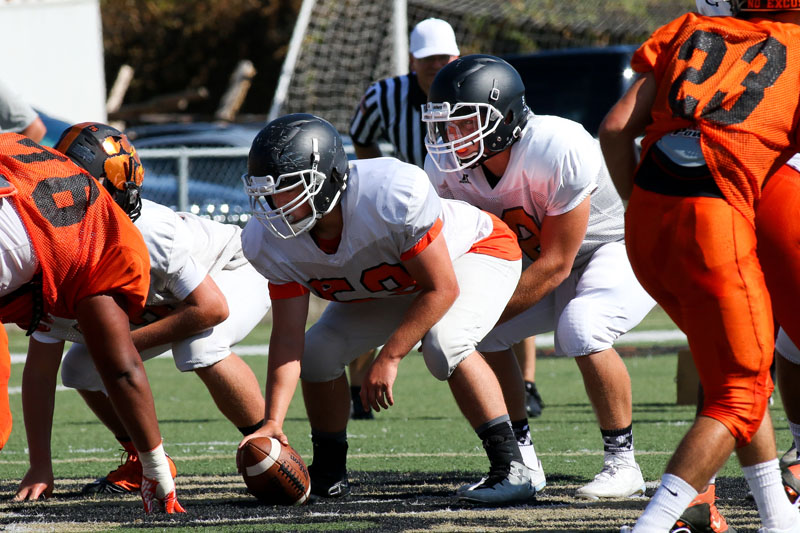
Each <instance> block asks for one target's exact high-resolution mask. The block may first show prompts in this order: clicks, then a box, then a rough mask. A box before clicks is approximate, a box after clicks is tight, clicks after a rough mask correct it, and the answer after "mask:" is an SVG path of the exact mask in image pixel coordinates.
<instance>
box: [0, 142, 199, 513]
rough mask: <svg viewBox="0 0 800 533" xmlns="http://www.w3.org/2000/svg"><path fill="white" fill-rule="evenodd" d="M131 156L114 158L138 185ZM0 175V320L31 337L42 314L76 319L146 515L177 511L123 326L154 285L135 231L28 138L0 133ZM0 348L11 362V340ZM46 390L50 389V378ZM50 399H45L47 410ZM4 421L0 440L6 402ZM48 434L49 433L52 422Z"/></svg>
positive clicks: (103, 194) (95, 187) (55, 155)
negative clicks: (135, 459)
mask: <svg viewBox="0 0 800 533" xmlns="http://www.w3.org/2000/svg"><path fill="white" fill-rule="evenodd" d="M129 156H130V154H124V155H122V157H120V163H121V164H122V166H124V167H125V169H126V171H127V174H129V175H130V179H131V181H133V182H134V183H132V185H134V186H138V185H139V184H140V183H141V174H140V173H137V169H138V164H139V163H138V158H132V157H129ZM0 175H1V176H2V179H0V197H2V198H0V233H2V235H3V239H0V246H1V247H0V252H2V253H0V273H2V275H0V279H2V283H0V319H2V320H3V321H4V322H9V323H17V324H20V325H23V326H24V327H26V328H28V333H29V334H30V333H32V332H33V331H35V330H36V328H37V327H38V326H39V325H40V323H41V322H42V320H43V319H44V317H45V316H46V315H54V316H60V317H66V318H72V319H75V320H77V324H78V325H79V327H80V329H81V331H82V332H83V333H84V335H85V336H86V343H87V344H86V347H87V349H88V352H89V355H90V356H91V359H92V361H93V362H94V364H95V365H96V366H97V368H98V371H99V374H100V377H101V379H102V381H103V384H104V385H105V387H106V388H107V389H108V391H109V399H110V403H111V405H112V406H113V409H115V410H116V411H117V412H118V413H119V419H120V424H121V426H122V427H124V428H125V430H126V432H127V434H128V435H130V438H131V441H132V446H133V448H134V449H135V450H137V451H138V455H139V457H140V459H141V465H142V473H143V485H145V486H146V489H144V490H142V501H143V502H144V509H145V512H148V513H149V512H152V511H154V510H163V511H165V512H167V513H174V512H183V508H182V507H181V505H180V503H178V500H177V498H176V496H175V483H174V481H173V479H172V476H171V475H170V468H169V464H168V462H167V457H166V455H165V454H164V449H163V447H162V444H161V435H160V433H159V429H158V421H157V419H156V413H155V409H154V406H153V397H152V393H151V392H150V385H149V383H148V381H147V376H146V375H145V373H144V370H143V368H142V361H141V358H140V356H139V354H138V352H137V350H136V347H135V346H134V344H133V342H132V340H131V335H130V330H129V327H128V320H129V318H131V319H132V318H135V317H137V316H138V315H139V314H140V313H141V312H142V310H143V308H144V304H145V298H146V296H147V287H148V284H149V282H150V274H149V261H148V256H147V249H146V247H145V244H144V241H143V240H142V237H141V235H140V234H139V232H138V231H137V230H136V228H135V227H134V226H133V224H132V223H131V221H130V220H129V219H128V217H127V216H125V213H123V212H122V211H121V210H120V209H118V208H117V207H116V206H115V205H114V200H113V199H112V197H111V195H109V193H108V192H107V191H106V190H105V189H104V188H103V187H102V186H101V185H100V184H99V183H98V182H97V181H96V179H95V178H93V177H92V176H90V174H89V173H88V172H86V171H85V170H84V169H82V168H79V167H78V166H76V165H75V164H74V163H72V162H71V161H70V160H69V158H67V157H65V156H64V155H63V154H61V153H59V152H57V151H55V150H52V149H50V148H45V147H42V146H39V145H38V144H36V143H34V142H33V141H31V140H30V139H28V138H27V137H22V136H20V135H16V134H11V133H8V134H3V135H0ZM96 177H97V178H99V177H100V176H99V175H98V176H96ZM137 192H138V191H137ZM0 329H2V326H0ZM0 349H2V354H1V355H0V357H2V359H3V362H4V363H5V362H8V346H7V343H4V344H3V346H2V347H0ZM0 366H2V365H0ZM26 366H27V365H26ZM25 372H30V370H28V369H27V368H26V370H25ZM2 385H6V383H3V384H2ZM50 387H51V388H52V389H53V390H54V389H55V377H53V379H52V380H51V383H50ZM2 394H3V400H4V402H6V403H5V407H7V405H8V404H7V398H6V396H7V394H6V391H3V393H2ZM52 405H53V404H52V398H51V401H50V403H49V406H48V407H49V410H50V413H51V415H52ZM0 419H2V422H3V423H2V424H1V425H0V437H2V441H0V445H2V444H3V443H4V442H5V437H6V436H7V435H8V431H9V430H10V429H11V428H10V416H8V412H7V409H3V410H2V412H0ZM6 422H7V423H6ZM46 431H47V435H48V437H49V426H48V428H47V430H46Z"/></svg>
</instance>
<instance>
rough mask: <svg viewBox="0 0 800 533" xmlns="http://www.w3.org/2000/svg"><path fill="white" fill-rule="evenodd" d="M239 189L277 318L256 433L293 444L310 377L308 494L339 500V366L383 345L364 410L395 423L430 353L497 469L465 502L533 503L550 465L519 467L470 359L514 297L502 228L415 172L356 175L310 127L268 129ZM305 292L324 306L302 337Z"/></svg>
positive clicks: (343, 424)
mask: <svg viewBox="0 0 800 533" xmlns="http://www.w3.org/2000/svg"><path fill="white" fill-rule="evenodd" d="M243 181H244V184H245V190H246V191H247V194H248V195H250V197H251V206H252V209H253V214H254V215H255V218H254V219H252V220H251V221H250V222H248V224H247V226H246V227H245V229H244V232H243V233H242V243H243V249H244V252H245V255H246V256H247V258H248V259H249V260H250V261H251V262H252V263H253V265H254V266H255V267H256V269H257V270H258V271H259V272H261V273H262V274H263V275H264V276H265V277H266V278H267V279H269V281H270V285H269V286H270V295H271V297H272V302H273V316H274V322H273V328H272V336H271V338H270V354H269V365H268V370H267V389H266V404H267V407H266V408H267V411H266V422H265V424H264V426H263V427H262V428H261V429H259V430H258V431H256V432H255V433H254V435H259V436H270V437H275V438H278V439H279V440H281V441H282V442H284V443H287V444H288V440H287V437H286V435H285V434H284V433H283V422H284V419H285V416H286V411H287V408H288V406H289V402H290V401H291V399H292V395H293V393H294V390H295V388H296V386H297V380H298V377H299V378H301V379H302V388H303V396H304V400H305V405H306V411H307V413H308V418H309V421H310V423H311V439H312V443H313V449H314V456H313V462H312V463H311V466H310V467H309V471H310V473H311V493H312V494H313V495H315V496H316V497H339V496H344V495H346V494H347V493H348V492H349V491H350V488H349V483H348V480H347V470H346V456H347V433H346V428H347V422H348V415H349V405H350V397H349V393H348V385H347V379H346V377H345V374H344V369H345V366H346V365H347V364H348V363H349V362H350V361H351V360H352V359H354V358H355V357H356V356H357V355H358V354H360V353H363V352H364V350H366V349H368V348H370V347H373V346H381V345H382V346H383V348H382V349H381V351H380V353H379V354H378V356H377V357H376V358H375V360H374V361H373V362H372V364H371V366H370V369H369V371H368V372H367V375H366V377H365V379H364V382H363V384H362V390H361V399H362V401H363V402H364V405H369V406H370V407H371V408H373V409H375V410H376V411H379V410H380V409H387V408H389V407H390V406H392V405H394V397H393V384H394V381H395V377H396V375H397V372H398V367H399V364H400V361H401V360H402V359H403V357H405V356H406V355H407V354H408V352H409V351H410V350H411V349H412V348H413V347H414V345H415V344H416V343H417V342H418V341H422V353H423V356H424V358H425V362H426V364H427V366H428V369H429V370H430V372H431V374H433V375H434V377H436V378H437V379H439V380H442V381H447V383H448V385H449V386H450V389H451V391H452V393H453V396H454V397H455V400H456V402H457V403H458V405H459V407H460V408H461V410H462V412H463V413H464V416H465V417H466V418H467V420H468V421H469V423H470V424H471V425H472V427H473V428H474V429H475V431H476V433H477V434H478V437H479V438H480V439H481V440H482V442H483V446H484V449H485V450H486V454H487V456H488V458H489V462H490V469H489V474H488V475H487V476H486V477H485V478H483V479H482V480H480V481H478V482H477V483H474V484H471V485H467V486H464V487H461V488H460V489H459V490H458V493H457V495H458V497H459V498H460V499H462V500H464V501H470V502H479V503H491V504H505V503H511V502H518V501H526V500H528V499H530V498H532V497H533V496H534V495H535V493H536V491H537V490H539V489H541V488H542V487H543V486H544V483H545V480H544V474H543V473H542V472H541V465H540V463H538V462H537V469H536V470H533V469H531V468H528V466H526V465H525V464H524V463H523V459H522V455H521V453H520V449H519V446H518V444H517V441H516V439H515V438H514V433H513V431H512V428H511V425H510V423H509V417H508V413H507V412H506V408H505V405H504V404H503V394H502V392H501V390H500V386H499V384H498V382H497V379H496V377H495V376H494V374H493V373H492V372H491V370H490V369H489V367H488V366H487V364H486V362H485V360H484V359H483V357H482V356H481V354H480V353H479V352H477V351H476V350H475V346H476V345H477V343H478V341H479V340H480V339H481V338H482V337H483V336H484V335H485V334H486V333H487V332H488V331H489V329H491V327H492V325H493V324H494V323H495V322H496V321H497V319H498V317H499V316H500V313H501V312H502V310H503V308H504V306H505V304H506V301H507V300H508V298H509V297H510V296H511V294H512V292H513V291H514V287H515V286H516V284H517V280H518V276H519V268H520V251H519V248H518V246H517V245H516V239H515V238H514V236H513V234H512V233H511V232H510V231H509V229H508V228H507V227H506V226H505V225H504V224H502V222H500V221H499V220H498V219H496V218H495V217H493V216H491V215H489V214H488V213H484V212H482V211H479V210H478V209H475V208H474V207H472V206H468V205H466V204H464V203H462V202H453V201H448V200H444V201H442V200H440V198H439V197H438V196H437V195H436V192H435V191H434V190H433V188H432V187H431V185H430V182H429V181H428V179H427V177H426V176H425V173H424V172H423V171H422V170H421V169H420V168H418V167H415V166H413V165H410V164H407V163H402V162H400V161H398V160H396V159H393V158H379V159H365V160H359V161H354V162H352V163H350V164H349V165H348V161H347V156H346V155H345V152H344V148H343V147H342V141H341V138H340V136H339V133H338V132H337V131H336V129H335V128H334V127H333V126H332V125H331V124H330V123H328V122H327V121H325V120H323V119H321V118H318V117H315V116H313V115H307V114H294V115H287V116H284V117H281V118H278V119H276V120H274V121H272V122H271V123H269V124H268V125H267V126H266V127H265V128H264V129H263V130H261V132H260V133H259V134H258V135H257V136H256V138H255V140H254V141H253V145H252V148H251V150H250V156H249V159H248V170H247V174H245V176H244V177H243ZM488 279H491V280H492V283H486V280H488ZM311 292H313V293H314V294H316V295H318V296H320V297H322V298H324V299H327V300H330V303H329V304H328V306H327V307H326V309H325V311H324V312H323V314H322V316H321V317H320V319H319V320H318V321H317V322H316V323H315V324H314V326H312V327H311V328H310V329H309V330H308V332H306V331H305V324H306V317H307V314H308V304H309V294H310V293H311ZM246 440H247V438H245V440H244V441H243V442H245V441H246Z"/></svg>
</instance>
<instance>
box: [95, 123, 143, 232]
mask: <svg viewBox="0 0 800 533" xmlns="http://www.w3.org/2000/svg"><path fill="white" fill-rule="evenodd" d="M101 144H102V147H103V150H104V151H105V153H106V155H107V156H108V157H107V159H106V160H105V161H104V162H103V170H104V175H103V178H102V179H103V182H104V184H105V186H106V189H107V190H108V191H109V192H110V193H111V196H112V197H113V198H114V201H115V202H116V203H117V205H119V206H120V207H121V208H122V210H123V211H125V212H126V213H127V214H128V216H129V217H130V219H131V220H133V221H136V219H137V218H139V215H140V214H141V211H142V195H141V186H142V182H143V180H144V167H143V166H142V162H141V161H140V160H139V156H138V155H137V154H136V150H135V149H134V148H133V146H132V145H131V143H130V141H128V138H127V137H106V138H105V139H104V140H103V142H102V143H101Z"/></svg>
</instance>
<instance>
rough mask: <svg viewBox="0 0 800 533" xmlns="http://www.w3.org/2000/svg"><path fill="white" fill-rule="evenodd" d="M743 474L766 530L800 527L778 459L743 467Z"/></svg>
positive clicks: (798, 517)
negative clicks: (782, 478)
mask: <svg viewBox="0 0 800 533" xmlns="http://www.w3.org/2000/svg"><path fill="white" fill-rule="evenodd" d="M742 472H743V473H744V478H745V479H746V480H747V484H748V485H749V487H750V491H751V492H752V493H753V498H754V499H755V501H756V507H758V516H760V517H761V524H762V525H763V526H764V527H765V528H772V529H787V530H788V529H789V528H790V527H792V526H800V515H799V514H797V510H796V509H795V508H794V507H793V506H792V504H791V503H790V502H789V498H787V497H786V492H785V491H784V490H783V481H782V480H781V471H780V467H779V466H778V459H773V460H771V461H766V462H764V463H759V464H757V465H753V466H745V467H742Z"/></svg>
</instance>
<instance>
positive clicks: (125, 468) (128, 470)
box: [81, 444, 178, 494]
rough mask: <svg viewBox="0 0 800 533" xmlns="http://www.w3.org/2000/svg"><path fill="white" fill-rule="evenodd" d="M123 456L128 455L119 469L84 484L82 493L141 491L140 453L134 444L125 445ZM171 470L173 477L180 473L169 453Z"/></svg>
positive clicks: (127, 492)
mask: <svg viewBox="0 0 800 533" xmlns="http://www.w3.org/2000/svg"><path fill="white" fill-rule="evenodd" d="M122 455H123V457H124V456H125V455H127V458H126V459H125V461H124V462H123V463H122V464H121V465H120V466H119V467H117V469H115V470H112V471H111V472H109V473H108V474H107V475H106V476H105V477H101V478H97V479H95V480H94V481H92V482H91V483H88V484H86V485H84V487H83V488H82V489H81V493H82V494H130V493H136V492H139V489H140V488H141V485H142V463H141V462H140V461H139V455H138V454H137V453H136V449H135V448H134V447H133V445H132V444H130V445H125V451H124V452H123V453H122ZM167 462H168V463H169V471H170V473H171V474H172V479H175V476H177V475H178V470H177V469H176V468H175V463H174V462H173V461H172V459H171V458H170V456H169V455H167Z"/></svg>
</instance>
